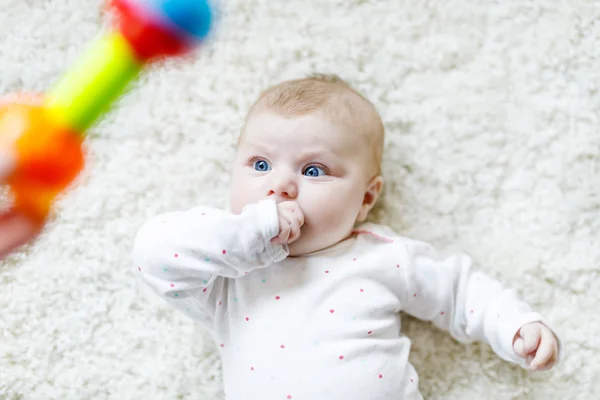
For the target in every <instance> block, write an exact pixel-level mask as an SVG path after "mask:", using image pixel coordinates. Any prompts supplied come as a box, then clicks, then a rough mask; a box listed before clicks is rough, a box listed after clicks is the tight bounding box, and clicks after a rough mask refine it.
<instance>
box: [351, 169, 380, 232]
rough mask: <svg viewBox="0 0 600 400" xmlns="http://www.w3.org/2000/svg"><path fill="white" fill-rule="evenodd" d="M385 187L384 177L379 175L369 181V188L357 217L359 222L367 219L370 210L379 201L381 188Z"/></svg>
mask: <svg viewBox="0 0 600 400" xmlns="http://www.w3.org/2000/svg"><path fill="white" fill-rule="evenodd" d="M382 189H383V177H382V176H380V175H378V176H376V177H374V178H373V179H371V180H370V181H369V184H368V185H367V190H366V191H365V195H364V197H363V202H362V206H361V207H360V211H359V213H358V216H357V218H356V221H357V222H363V221H364V220H365V219H367V215H369V211H371V209H372V208H373V206H375V203H377V199H378V198H379V195H380V194H381V190H382Z"/></svg>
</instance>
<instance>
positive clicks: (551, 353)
mask: <svg viewBox="0 0 600 400" xmlns="http://www.w3.org/2000/svg"><path fill="white" fill-rule="evenodd" d="M541 333H542V339H541V341H540V345H539V347H538V349H537V351H536V353H535V357H534V359H533V360H532V361H531V364H529V368H531V370H532V371H537V370H540V369H542V368H545V369H549V368H547V367H550V368H551V367H552V365H554V362H556V355H557V353H558V344H557V343H556V339H555V338H554V335H553V334H552V332H550V330H548V329H542V332H541Z"/></svg>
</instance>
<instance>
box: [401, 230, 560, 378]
mask: <svg viewBox="0 0 600 400" xmlns="http://www.w3.org/2000/svg"><path fill="white" fill-rule="evenodd" d="M404 243H405V245H406V249H407V251H408V262H407V264H408V265H407V266H406V267H407V271H406V285H407V297H406V299H405V306H404V311H406V312H407V313H408V314H411V315H413V316H415V317H417V318H419V319H423V320H430V321H432V322H433V323H434V324H435V325H436V326H438V327H439V328H442V329H444V330H447V331H449V332H450V334H451V335H452V336H453V337H454V338H455V339H457V340H459V341H461V342H470V341H474V340H479V341H482V342H485V343H488V344H489V345H490V346H491V347H492V349H493V350H494V351H495V352H496V354H498V356H500V357H501V358H503V359H505V360H507V361H512V362H514V363H517V364H519V365H521V366H522V367H524V368H525V367H528V364H529V362H530V361H531V360H530V359H529V358H528V357H527V355H525V356H524V354H523V353H524V352H523V351H520V350H522V349H521V348H517V349H515V348H514V347H513V345H514V344H516V343H519V346H520V345H521V343H520V342H519V340H518V339H519V333H523V332H522V330H521V328H522V327H525V326H529V324H531V323H540V322H541V323H540V324H539V325H540V326H542V327H544V329H546V330H547V331H548V332H551V331H550V330H549V329H548V328H547V327H546V326H547V324H546V323H545V322H544V320H543V318H542V317H541V316H540V315H539V314H537V313H536V312H534V311H532V309H531V307H530V306H529V305H528V304H526V303H525V302H523V301H521V300H520V299H519V298H518V297H517V295H516V293H515V291H514V290H512V289H507V288H504V287H503V286H502V285H501V284H500V283H499V282H498V281H497V280H495V279H492V278H490V277H488V276H486V275H485V274H483V273H481V272H478V271H474V270H473V269H472V268H471V259H470V258H469V257H468V256H466V255H463V254H458V255H452V256H449V257H447V258H441V257H440V256H439V255H438V254H437V253H436V252H435V250H434V249H433V248H432V247H431V246H430V245H428V244H426V243H422V242H419V241H414V240H404ZM536 326H537V325H536ZM545 336H546V339H547V341H546V344H548V346H546V345H545V344H544V346H543V348H542V350H543V351H540V358H541V357H543V356H544V354H542V353H545V351H546V350H545V349H547V348H551V347H552V342H553V341H554V340H557V339H555V336H554V334H553V333H550V336H547V335H545ZM538 344H539V345H540V347H542V344H543V343H541V342H538ZM558 345H559V342H558V341H557V345H556V346H555V347H554V349H555V351H556V353H558ZM528 350H530V352H529V354H531V350H532V349H528ZM534 350H537V346H536V348H535V349H534Z"/></svg>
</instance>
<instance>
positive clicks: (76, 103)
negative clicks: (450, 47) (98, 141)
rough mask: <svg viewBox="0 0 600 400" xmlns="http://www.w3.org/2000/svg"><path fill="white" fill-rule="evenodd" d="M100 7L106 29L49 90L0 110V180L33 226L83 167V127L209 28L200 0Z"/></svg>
mask: <svg viewBox="0 0 600 400" xmlns="http://www.w3.org/2000/svg"><path fill="white" fill-rule="evenodd" d="M108 8H109V10H110V11H111V12H112V13H113V15H114V17H115V18H114V20H113V23H112V29H111V30H110V31H109V32H107V33H106V34H103V35H101V37H100V38H99V39H97V40H96V41H95V42H94V43H93V44H92V45H90V46H89V48H88V49H87V51H86V52H85V53H84V54H83V56H82V57H81V59H80V60H79V61H78V62H77V63H76V64H75V65H74V67H73V68H72V69H71V70H69V71H68V72H67V73H66V74H64V76H63V77H62V79H61V80H59V81H58V84H57V85H56V86H55V87H54V88H53V89H52V90H51V91H50V92H49V93H47V94H46V95H43V96H41V98H40V99H39V100H35V101H26V100H23V99H21V100H18V99H17V100H14V101H9V102H6V103H4V104H1V105H0V183H3V182H4V183H6V184H8V186H9V188H10V190H11V191H12V193H13V195H14V199H15V205H14V206H15V210H17V211H19V212H21V213H23V214H25V215H27V216H28V217H30V218H31V220H32V221H34V222H35V223H36V224H40V225H41V224H43V223H44V221H45V220H46V218H47V216H48V213H49V211H50V209H51V207H52V203H53V202H54V200H55V198H56V197H57V196H58V195H59V194H60V193H61V192H63V191H64V190H65V189H66V188H67V187H68V186H69V185H70V184H72V182H73V181H74V180H75V179H76V178H77V176H78V175H79V174H80V172H81V170H82V169H83V166H84V158H85V157H84V152H83V147H82V143H83V140H84V138H85V135H86V132H87V130H88V129H89V128H90V127H91V126H92V125H93V124H94V123H95V122H97V121H98V120H99V119H100V118H101V117H102V116H103V115H105V114H106V113H107V112H108V111H109V109H110V106H111V105H112V104H113V103H114V102H115V101H116V100H117V99H118V98H119V97H120V96H121V95H122V94H123V93H124V91H125V90H126V89H127V87H128V86H129V85H130V84H131V83H132V82H133V81H135V80H136V79H137V78H138V77H139V74H140V71H141V70H142V69H143V68H144V67H145V66H147V65H148V64H150V63H152V62H153V61H155V60H158V59H163V58H166V57H176V56H179V55H182V54H185V53H188V52H190V51H191V50H193V49H194V48H195V47H197V46H198V45H199V44H200V43H202V41H203V40H204V39H206V37H207V36H208V34H209V31H210V30H211V25H212V9H211V7H210V6H209V4H208V2H207V1H206V0H109V3H108Z"/></svg>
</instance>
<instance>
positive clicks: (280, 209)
mask: <svg viewBox="0 0 600 400" xmlns="http://www.w3.org/2000/svg"><path fill="white" fill-rule="evenodd" d="M277 214H278V216H279V233H278V234H277V236H275V237H274V238H273V239H271V242H272V243H277V244H290V243H292V242H294V241H295V240H298V238H299V237H300V228H301V227H302V225H304V213H303V212H302V210H301V209H300V206H299V205H298V203H296V202H295V201H282V202H281V203H278V204H277Z"/></svg>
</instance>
